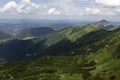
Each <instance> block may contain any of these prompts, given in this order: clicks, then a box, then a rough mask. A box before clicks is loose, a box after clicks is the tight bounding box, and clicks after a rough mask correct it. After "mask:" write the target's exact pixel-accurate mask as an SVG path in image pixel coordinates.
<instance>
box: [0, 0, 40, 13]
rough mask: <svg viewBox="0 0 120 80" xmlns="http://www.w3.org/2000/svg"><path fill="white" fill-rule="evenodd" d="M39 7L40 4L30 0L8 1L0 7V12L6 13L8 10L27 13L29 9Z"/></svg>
mask: <svg viewBox="0 0 120 80" xmlns="http://www.w3.org/2000/svg"><path fill="white" fill-rule="evenodd" d="M39 7H40V5H38V4H36V3H33V2H31V1H30V0H21V1H20V2H19V3H16V2H15V1H10V2H8V3H7V4H6V5H5V6H3V7H0V12H1V13H6V12H7V11H9V12H10V13H13V12H14V13H15V11H16V12H17V13H29V12H30V11H33V10H35V9H37V8H39ZM7 14H9V13H7Z"/></svg>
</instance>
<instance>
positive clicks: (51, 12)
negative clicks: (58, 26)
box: [48, 8, 60, 15]
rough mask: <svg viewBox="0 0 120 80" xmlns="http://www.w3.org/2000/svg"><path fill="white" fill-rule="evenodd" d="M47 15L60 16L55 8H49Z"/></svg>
mask: <svg viewBox="0 0 120 80" xmlns="http://www.w3.org/2000/svg"><path fill="white" fill-rule="evenodd" d="M48 14H53V15H60V12H59V11H58V10H56V9H55V8H50V9H49V10H48Z"/></svg>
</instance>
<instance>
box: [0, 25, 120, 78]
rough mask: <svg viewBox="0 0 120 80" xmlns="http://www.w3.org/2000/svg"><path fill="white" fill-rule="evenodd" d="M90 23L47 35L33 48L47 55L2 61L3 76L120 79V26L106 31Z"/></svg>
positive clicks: (0, 69)
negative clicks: (31, 59) (24, 59)
mask: <svg viewBox="0 0 120 80" xmlns="http://www.w3.org/2000/svg"><path fill="white" fill-rule="evenodd" d="M89 26H90V25H89ZM89 26H87V27H85V28H83V27H81V28H80V30H78V29H77V28H72V27H69V28H67V29H64V30H61V31H58V32H55V33H56V34H51V35H48V36H46V37H44V38H43V39H41V41H40V42H37V43H36V44H35V45H34V46H32V47H31V48H30V49H34V50H32V51H35V52H37V53H38V54H41V53H42V52H43V53H46V54H47V55H48V54H49V55H48V56H42V57H39V58H38V59H36V60H33V61H27V62H6V63H2V64H1V65H0V79H2V80H119V79H120V76H119V74H120V29H116V30H114V31H106V30H102V29H99V28H97V27H94V26H92V27H89ZM82 31H83V32H82ZM82 33H83V34H82ZM85 33H86V34H85ZM58 34H59V35H58ZM56 38H57V39H56ZM45 39H46V40H45ZM44 40H45V41H44ZM53 40H54V41H53ZM51 42H52V43H51ZM45 43H46V45H43V44H45ZM44 47H45V48H44ZM41 48H42V49H43V50H42V51H41V50H40V49H41ZM61 53H62V56H61ZM63 54H69V55H67V56H66V55H63ZM54 55H55V56H54ZM13 65H14V66H13Z"/></svg>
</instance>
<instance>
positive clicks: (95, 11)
mask: <svg viewBox="0 0 120 80" xmlns="http://www.w3.org/2000/svg"><path fill="white" fill-rule="evenodd" d="M85 11H86V14H101V10H100V9H99V8H89V7H87V8H85Z"/></svg>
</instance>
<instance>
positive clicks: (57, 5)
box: [0, 0, 120, 21]
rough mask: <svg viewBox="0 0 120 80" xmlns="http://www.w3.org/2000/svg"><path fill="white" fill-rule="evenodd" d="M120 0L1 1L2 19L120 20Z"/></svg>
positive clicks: (0, 11)
mask: <svg viewBox="0 0 120 80" xmlns="http://www.w3.org/2000/svg"><path fill="white" fill-rule="evenodd" d="M119 15H120V0H0V18H12V19H13V18H15V19H19V18H20V19H21V18H22V19H23V18H25V19H26V18H30V19H79V20H99V19H109V20H113V21H119V20H120V16H119Z"/></svg>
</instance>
